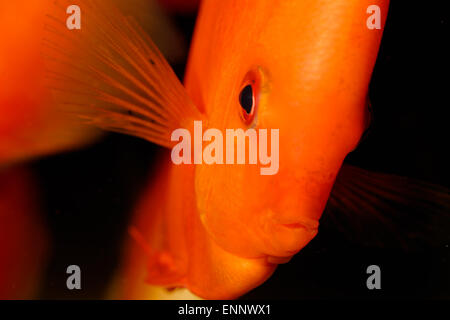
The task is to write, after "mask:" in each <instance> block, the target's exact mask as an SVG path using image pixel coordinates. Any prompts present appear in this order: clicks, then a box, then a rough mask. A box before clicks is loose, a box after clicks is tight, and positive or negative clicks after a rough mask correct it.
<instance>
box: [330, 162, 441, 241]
mask: <svg viewBox="0 0 450 320" xmlns="http://www.w3.org/2000/svg"><path fill="white" fill-rule="evenodd" d="M322 226H323V227H325V228H330V229H331V228H333V229H336V228H337V229H338V230H339V232H341V233H342V234H343V235H344V236H346V237H348V238H349V239H351V241H357V242H359V243H361V244H363V245H367V246H381V247H384V246H401V247H402V248H404V249H407V248H412V247H416V246H417V245H424V244H425V245H432V246H440V245H445V244H448V243H449V242H450V233H449V230H450V190H449V189H447V188H445V187H442V186H438V185H434V184H431V183H427V182H424V181H420V180H416V179H412V178H407V177H401V176H397V175H392V174H383V173H376V172H371V171H367V170H364V169H360V168H357V167H353V166H350V165H344V166H343V167H342V169H341V171H340V172H339V174H338V177H337V178H336V182H335V185H334V187H333V190H332V191H331V195H330V198H329V201H328V204H327V207H326V209H325V213H324V216H323V221H322Z"/></svg>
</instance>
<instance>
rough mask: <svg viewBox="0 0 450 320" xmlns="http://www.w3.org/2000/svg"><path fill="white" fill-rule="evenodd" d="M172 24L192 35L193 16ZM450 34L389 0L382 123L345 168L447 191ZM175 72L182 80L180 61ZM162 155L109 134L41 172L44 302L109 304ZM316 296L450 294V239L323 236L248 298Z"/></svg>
mask: <svg viewBox="0 0 450 320" xmlns="http://www.w3.org/2000/svg"><path fill="white" fill-rule="evenodd" d="M407 3H408V5H406V4H407ZM174 21H175V22H176V23H177V24H178V26H179V27H180V28H181V29H182V30H183V31H184V33H185V35H186V38H187V39H189V38H190V35H191V32H192V29H193V26H194V22H195V16H184V17H182V16H176V17H174ZM448 26H449V13H448V11H446V10H444V8H443V7H439V6H437V5H434V6H433V5H429V4H425V3H422V4H421V5H420V6H418V5H417V6H414V5H412V4H410V3H409V2H405V1H392V4H391V8H390V12H389V16H388V21H387V25H386V29H385V33H384V38H383V41H382V45H381V50H380V54H379V58H378V60H377V63H376V67H375V70H374V74H373V79H372V82H371V86H370V99H371V101H372V105H373V109H374V116H375V122H374V123H373V128H372V131H371V133H370V135H369V137H368V138H367V139H366V140H365V141H364V142H363V143H362V145H361V146H360V147H359V148H358V149H357V150H356V151H355V152H354V153H352V154H351V155H350V156H349V157H348V159H347V161H348V162H350V163H352V164H356V165H359V166H361V167H363V168H368V169H373V170H378V171H383V172H389V173H397V174H402V175H406V176H411V177H415V178H420V179H423V180H427V181H430V182H434V183H438V184H441V185H445V186H447V187H449V179H448V178H449V176H448V170H447V165H448V163H449V159H448V155H447V152H446V151H447V149H448V123H447V122H448V120H447V119H448V118H447V117H446V116H445V115H446V114H447V112H445V111H446V109H447V108H448V96H447V93H448V92H449V89H448V85H449V81H448V69H447V70H446V69H445V68H444V67H445V64H447V63H448V61H447V60H448V57H449V49H448V46H447V45H446V43H448V39H449V33H448ZM175 69H176V71H177V73H178V75H179V76H180V77H182V73H183V69H184V65H183V64H180V65H177V66H175ZM159 150H160V149H159V147H157V146H154V145H151V144H149V143H147V142H145V141H142V140H139V139H136V138H132V137H127V136H122V135H118V134H110V135H108V136H107V138H105V139H104V140H102V141H101V142H99V143H97V144H96V145H93V146H91V147H89V148H86V149H84V150H81V151H77V152H71V153H66V154H63V155H58V156H53V157H49V158H46V159H43V160H40V161H38V162H37V163H36V164H35V169H36V170H37V171H38V174H39V178H40V189H41V191H42V193H43V196H44V199H45V205H46V209H47V210H46V212H47V213H48V215H47V221H48V224H49V226H50V229H51V236H52V243H53V248H52V249H53V251H52V256H51V260H50V264H49V267H48V269H47V272H46V277H45V279H44V281H43V286H42V289H41V297H42V298H102V297H103V295H104V290H105V289H106V288H107V285H108V283H109V281H110V280H111V277H112V275H113V272H114V270H115V268H116V267H117V265H118V262H119V254H120V245H121V243H122V241H123V238H124V236H125V232H126V226H127V221H128V220H129V219H130V216H129V212H130V211H131V209H132V205H133V202H134V201H135V199H136V197H137V195H138V193H139V191H140V190H141V189H142V187H143V184H144V183H145V181H146V176H147V174H148V173H149V172H150V171H152V170H154V169H155V166H154V157H155V154H156V153H157V152H158V151H159ZM323 219H324V221H325V220H326V219H328V218H327V217H326V216H324V217H323ZM367 228H370V226H367ZM322 231H323V232H322ZM70 264H77V265H79V266H80V267H81V269H82V270H83V290H81V291H79V292H74V291H69V290H67V289H66V285H65V281H66V277H67V275H66V273H65V270H66V267H67V266H68V265H70ZM371 264H377V265H379V266H380V268H381V270H382V290H372V291H369V290H367V288H366V284H365V281H366V278H367V275H366V273H365V272H366V268H367V266H368V265H371ZM75 291H76V290H75ZM311 297H322V298H332V297H339V298H346V297H349V298H406V297H414V298H450V248H448V246H447V247H446V246H445V243H444V242H443V243H442V245H433V246H431V245H429V246H427V245H424V246H419V247H416V248H411V249H408V250H404V249H395V248H391V247H390V246H389V244H386V247H384V248H372V247H364V246H363V245H361V244H360V243H358V242H357V241H351V239H350V240H349V239H347V238H346V237H344V235H343V234H342V233H340V232H338V231H336V230H333V229H330V228H327V229H326V230H321V231H320V232H319V234H318V236H317V237H316V238H315V239H314V240H313V241H312V242H311V243H310V244H309V245H308V246H307V247H306V248H305V249H303V250H302V251H301V252H300V253H299V254H298V255H296V256H295V257H294V258H293V259H292V261H291V262H290V263H288V264H286V265H281V266H280V267H279V268H278V270H277V271H276V272H275V274H274V275H273V276H272V277H271V278H270V279H269V280H268V281H267V282H266V283H265V284H263V285H262V286H260V287H258V288H257V289H255V290H253V291H252V292H250V293H248V294H247V295H245V296H244V297H243V298H244V299H252V298H274V299H297V298H311Z"/></svg>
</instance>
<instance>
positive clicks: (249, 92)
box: [239, 84, 255, 116]
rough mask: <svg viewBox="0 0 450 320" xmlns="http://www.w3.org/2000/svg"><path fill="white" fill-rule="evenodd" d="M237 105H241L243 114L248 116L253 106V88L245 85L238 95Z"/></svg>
mask: <svg viewBox="0 0 450 320" xmlns="http://www.w3.org/2000/svg"><path fill="white" fill-rule="evenodd" d="M239 103H240V104H241V107H242V109H243V112H244V113H245V114H247V116H250V114H252V111H253V108H254V105H255V98H254V97H253V88H252V86H251V85H250V84H248V85H246V86H245V87H244V88H243V89H242V91H241V93H240V94H239Z"/></svg>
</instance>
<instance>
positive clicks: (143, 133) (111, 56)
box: [43, 0, 203, 148]
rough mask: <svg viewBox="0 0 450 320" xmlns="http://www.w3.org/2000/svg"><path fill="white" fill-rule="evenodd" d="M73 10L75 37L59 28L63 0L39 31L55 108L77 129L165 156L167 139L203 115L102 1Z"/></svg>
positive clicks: (137, 32)
mask: <svg viewBox="0 0 450 320" xmlns="http://www.w3.org/2000/svg"><path fill="white" fill-rule="evenodd" d="M77 2H78V6H79V7H80V8H81V14H82V26H81V30H69V29H68V28H67V27H66V24H65V21H64V18H66V12H65V8H66V7H67V6H68V5H70V4H71V3H70V2H69V1H68V0H55V1H54V3H53V4H54V7H53V8H52V10H51V12H50V13H49V14H48V15H47V18H48V19H47V20H46V25H45V31H46V32H45V39H44V40H43V56H44V59H45V62H46V71H47V74H46V81H47V82H48V86H49V87H50V89H51V90H52V92H53V96H54V98H55V101H56V103H57V105H58V106H59V107H60V108H62V109H63V110H66V111H67V112H69V113H71V114H74V115H76V116H77V117H78V118H79V119H80V120H81V121H83V122H87V123H90V124H92V125H96V126H98V127H100V128H102V129H105V130H111V131H116V132H120V133H126V134H130V135H134V136H137V137H141V138H144V139H147V140H149V141H151V142H153V143H157V144H159V145H162V146H165V147H169V148H170V147H171V146H172V145H173V144H174V143H173V142H172V141H170V135H171V133H172V131H173V130H175V129H177V128H184V127H186V126H187V125H188V124H190V123H191V121H193V120H202V118H203V114H202V113H201V112H200V111H199V110H198V109H197V107H196V106H195V105H194V104H193V103H192V101H191V99H190V98H189V96H188V95H187V93H186V91H185V90H184V87H183V85H182V84H181V83H180V81H179V80H178V78H177V77H176V75H175V73H174V72H173V70H172V68H171V67H170V65H169V64H168V62H167V61H166V60H165V59H164V56H163V55H162V54H161V53H160V52H159V50H158V48H157V47H156V45H155V44H154V43H153V42H152V40H151V39H150V37H149V36H148V35H147V34H146V33H145V31H144V30H143V29H142V28H141V27H140V26H139V25H138V24H137V23H136V22H135V21H134V20H133V19H131V18H130V17H125V16H124V15H122V14H121V13H120V11H119V9H117V8H116V7H114V5H112V4H111V3H110V2H109V3H108V1H104V0H94V1H86V0H79V1H77ZM65 5H67V6H65Z"/></svg>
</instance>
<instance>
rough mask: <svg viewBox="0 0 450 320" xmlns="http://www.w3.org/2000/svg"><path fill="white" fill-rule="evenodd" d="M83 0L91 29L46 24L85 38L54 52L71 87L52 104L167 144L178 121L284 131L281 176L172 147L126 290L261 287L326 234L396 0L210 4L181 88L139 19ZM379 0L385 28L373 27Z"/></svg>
mask: <svg viewBox="0 0 450 320" xmlns="http://www.w3.org/2000/svg"><path fill="white" fill-rule="evenodd" d="M58 2H61V3H66V2H67V1H65V0H60V1H58ZM80 3H81V6H82V10H84V12H85V21H86V23H85V26H86V27H85V29H84V30H82V32H81V33H80V34H74V33H70V32H68V31H67V30H65V29H61V30H60V29H58V26H60V25H61V20H60V19H58V18H57V19H53V24H52V28H51V29H55V30H58V32H50V33H49V34H48V39H49V40H51V41H52V42H53V43H77V44H79V43H80V44H81V45H82V46H83V48H85V50H78V49H77V46H72V47H70V45H68V46H69V51H70V52H73V53H74V54H75V55H76V56H77V59H76V60H74V59H70V60H67V58H65V57H64V56H63V55H61V54H60V53H59V52H58V51H56V50H52V51H51V52H50V55H53V57H55V58H56V59H53V60H51V61H49V62H50V66H49V69H50V70H59V73H60V75H61V78H60V79H61V83H62V84H64V85H65V86H66V87H69V88H71V90H62V91H59V92H56V93H55V95H54V96H55V100H57V101H61V102H63V103H65V105H68V106H69V107H70V108H69V109H70V110H71V112H74V113H75V114H77V115H78V116H79V117H81V118H82V119H85V120H87V121H88V122H89V123H91V124H94V125H96V126H98V127H100V128H103V129H107V130H112V131H116V132H121V133H126V134H131V135H134V136H137V137H141V138H144V139H146V140H148V141H150V142H153V143H157V144H159V145H161V146H164V147H167V148H172V147H173V146H174V145H175V142H174V140H173V139H171V134H172V132H174V130H176V129H179V128H183V129H187V130H188V131H190V132H193V126H194V121H196V120H197V121H202V124H203V127H204V130H207V129H218V130H219V131H221V132H225V130H226V129H243V130H247V129H250V128H253V129H258V130H259V129H270V130H271V129H276V130H279V141H277V142H278V147H279V170H278V172H277V173H276V174H274V175H261V174H260V170H259V169H260V168H259V165H234V164H217V163H215V164H214V163H213V164H206V163H200V164H185V163H184V164H180V165H175V164H173V163H172V161H171V158H170V153H169V152H165V153H163V154H162V156H161V159H160V162H159V163H160V165H159V167H158V173H157V174H156V175H154V176H153V177H152V178H151V180H150V183H149V185H148V188H147V189H146V190H145V191H144V192H143V194H142V196H141V200H140V202H139V204H138V205H137V207H136V213H135V218H134V219H133V221H132V223H131V225H130V228H129V231H130V234H131V236H132V237H131V238H132V239H131V240H130V242H128V244H127V245H126V246H125V251H126V254H125V263H124V268H123V270H122V272H121V273H120V275H119V279H120V280H119V282H120V287H121V288H120V289H117V290H119V291H121V292H122V295H120V294H119V296H121V297H125V298H142V297H149V296H147V295H146V293H148V291H149V289H148V284H151V285H157V286H164V287H167V288H171V287H186V288H188V289H189V290H190V291H191V292H193V293H194V294H196V295H198V296H200V297H202V298H212V299H217V298H221V299H225V298H236V297H238V296H240V295H242V294H244V293H246V292H248V291H249V290H251V289H253V288H255V287H256V286H258V285H260V284H261V283H262V282H264V281H265V280H266V279H267V278H268V277H270V275H271V274H272V273H273V272H274V270H275V268H276V266H277V265H278V264H279V263H284V262H287V261H289V259H290V258H291V257H292V256H293V255H294V254H296V253H297V252H298V251H299V250H301V249H302V248H303V247H304V246H305V245H306V244H307V243H308V242H309V241H310V240H311V239H312V238H313V237H314V236H315V235H316V234H317V231H318V226H319V218H320V217H321V214H322V211H323V210H324V208H325V206H326V204H327V200H328V197H329V195H330V191H331V189H332V186H333V183H334V181H335V179H336V176H337V173H338V171H339V169H340V167H341V165H342V163H343V161H344V158H345V157H346V155H347V154H348V153H349V152H350V151H352V150H353V149H354V148H355V147H356V146H357V144H358V142H359V140H360V138H361V136H362V134H363V132H364V131H365V129H366V128H367V124H368V115H369V110H368V106H367V93H368V85H369V81H370V78H371V73H372V69H373V67H374V64H375V60H376V57H377V52H378V47H379V44H380V40H381V36H382V31H383V25H384V21H385V19H386V15H387V10H388V4H389V1H387V0H376V1H368V0H363V1H348V0H333V1H331V0H295V1H284V0H283V1H281V0H279V1H258V2H256V1H242V0H241V1H234V0H230V1H214V0H206V1H203V2H202V3H201V6H200V12H199V16H198V20H197V24H196V28H195V31H194V38H193V41H192V46H191V49H190V53H189V60H188V65H187V70H186V77H185V84H184V86H183V85H181V83H180V82H179V81H178V79H177V78H176V76H175V74H174V73H173V71H172V70H171V68H170V66H169V65H168V63H167V62H166V60H165V59H164V57H163V56H162V54H161V53H160V52H159V50H158V49H157V47H156V46H155V45H154V44H153V42H152V41H151V39H150V38H149V37H147V36H146V35H145V33H144V32H143V30H142V29H141V28H139V26H137V25H136V24H135V23H134V22H133V21H131V20H130V19H129V18H126V17H124V16H123V15H121V13H120V12H119V11H118V10H111V11H110V10H102V9H104V8H105V4H104V3H103V4H102V2H101V1H98V2H87V1H81V0H80ZM374 5H376V6H377V7H378V8H379V9H380V10H379V13H380V16H379V19H380V28H379V29H370V28H368V24H367V19H368V18H369V16H370V15H369V14H368V8H369V7H370V6H374ZM58 59H60V60H61V61H62V63H57V64H56V65H52V62H54V61H58ZM74 61H76V63H74ZM249 87H250V88H251V89H250V90H248V88H249ZM246 88H247V89H246ZM243 96H245V98H246V99H242V97H243ZM248 101H250V102H251V103H250V105H248ZM271 143H272V142H271ZM246 148H247V149H246V151H248V145H247V146H246ZM194 151H195V150H194ZM234 151H235V152H236V149H235V150H234Z"/></svg>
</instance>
